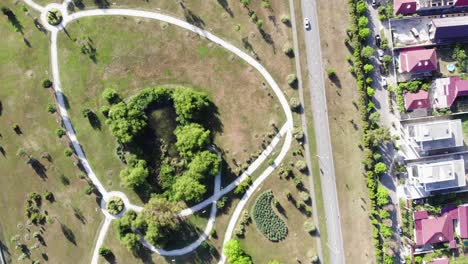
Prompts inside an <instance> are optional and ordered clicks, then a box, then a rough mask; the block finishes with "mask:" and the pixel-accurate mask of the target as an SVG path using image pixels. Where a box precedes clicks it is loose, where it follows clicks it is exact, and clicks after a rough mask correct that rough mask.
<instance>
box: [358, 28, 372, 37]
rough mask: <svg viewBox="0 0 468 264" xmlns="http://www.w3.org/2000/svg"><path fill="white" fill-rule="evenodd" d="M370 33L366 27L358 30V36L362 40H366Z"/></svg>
mask: <svg viewBox="0 0 468 264" xmlns="http://www.w3.org/2000/svg"><path fill="white" fill-rule="evenodd" d="M369 35H370V29H368V28H362V29H360V30H359V38H361V39H362V40H366V39H367V38H368V37H369Z"/></svg>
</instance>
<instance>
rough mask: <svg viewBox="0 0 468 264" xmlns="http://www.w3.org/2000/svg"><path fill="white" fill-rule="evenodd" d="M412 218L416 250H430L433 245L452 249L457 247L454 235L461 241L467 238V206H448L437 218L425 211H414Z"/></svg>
mask: <svg viewBox="0 0 468 264" xmlns="http://www.w3.org/2000/svg"><path fill="white" fill-rule="evenodd" d="M413 218H414V233H415V236H414V237H415V242H416V247H417V248H425V249H430V248H431V246H432V245H434V244H438V243H448V244H449V247H450V248H451V249H454V248H456V247H457V245H456V242H455V234H458V235H459V236H460V238H462V239H465V238H468V205H462V206H459V207H454V206H448V207H447V208H444V209H443V210H442V215H441V216H439V217H432V216H430V215H429V213H428V212H427V211H416V212H414V213H413ZM431 263H434V262H431ZM435 263H448V262H435Z"/></svg>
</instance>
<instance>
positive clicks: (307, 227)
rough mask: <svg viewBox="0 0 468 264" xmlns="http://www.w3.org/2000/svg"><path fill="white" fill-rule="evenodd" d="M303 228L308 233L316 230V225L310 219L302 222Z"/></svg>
mask: <svg viewBox="0 0 468 264" xmlns="http://www.w3.org/2000/svg"><path fill="white" fill-rule="evenodd" d="M304 229H305V231H306V232H307V233H309V234H313V233H315V232H316V231H317V227H316V226H315V224H314V222H313V221H312V220H309V221H306V222H304Z"/></svg>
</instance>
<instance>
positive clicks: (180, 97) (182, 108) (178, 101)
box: [172, 88, 211, 124]
mask: <svg viewBox="0 0 468 264" xmlns="http://www.w3.org/2000/svg"><path fill="white" fill-rule="evenodd" d="M172 100H173V101H174V108H175V111H176V113H177V121H178V122H180V123H182V124H185V123H187V122H190V121H197V120H199V119H200V117H201V114H202V113H204V112H205V111H206V110H207V108H208V107H209V106H210V102H211V101H210V99H209V98H208V95H207V94H205V93H203V92H198V91H194V90H192V89H188V88H178V89H176V90H175V91H174V92H173V93H172Z"/></svg>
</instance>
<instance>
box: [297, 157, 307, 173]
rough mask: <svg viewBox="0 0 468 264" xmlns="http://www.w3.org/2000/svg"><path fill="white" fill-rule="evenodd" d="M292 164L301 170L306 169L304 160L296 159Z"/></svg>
mask: <svg viewBox="0 0 468 264" xmlns="http://www.w3.org/2000/svg"><path fill="white" fill-rule="evenodd" d="M294 166H295V167H296V169H298V170H299V171H301V172H304V171H306V170H307V163H306V162H305V161H304V160H298V161H297V162H296V164H295V165H294Z"/></svg>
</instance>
